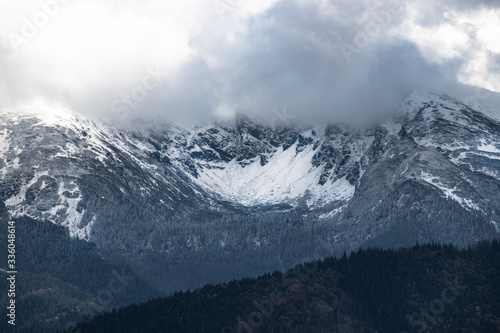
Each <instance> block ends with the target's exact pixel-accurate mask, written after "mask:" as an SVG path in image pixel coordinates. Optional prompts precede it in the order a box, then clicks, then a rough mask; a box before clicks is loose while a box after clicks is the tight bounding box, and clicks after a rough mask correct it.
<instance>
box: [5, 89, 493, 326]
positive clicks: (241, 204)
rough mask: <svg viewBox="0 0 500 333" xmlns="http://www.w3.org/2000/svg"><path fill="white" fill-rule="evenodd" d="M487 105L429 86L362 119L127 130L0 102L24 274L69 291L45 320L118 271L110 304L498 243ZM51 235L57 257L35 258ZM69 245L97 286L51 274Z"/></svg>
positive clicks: (88, 297)
mask: <svg viewBox="0 0 500 333" xmlns="http://www.w3.org/2000/svg"><path fill="white" fill-rule="evenodd" d="M480 111H481V110H474V109H472V108H470V107H469V106H466V105H465V104H462V103H460V102H458V101H457V100H455V99H453V98H451V97H449V96H446V95H440V94H437V93H430V92H424V91H415V92H413V93H412V94H410V95H409V96H408V97H407V98H406V99H405V100H404V101H403V102H402V104H401V106H400V109H399V110H398V111H397V113H395V114H394V116H393V117H391V118H390V119H387V120H386V121H385V122H381V123H380V124H377V125H373V126H370V127H366V126H365V127H363V128H360V127H354V126H348V125H342V124H330V125H325V126H317V125H307V124H294V125H289V126H274V125H269V124H265V123H260V122H258V121H255V120H253V119H251V118H248V117H246V116H238V117H236V118H235V119H234V121H225V122H222V121H221V122H214V123H211V124H209V125H204V126H197V127H193V128H183V127H180V126H177V125H174V124H168V123H163V124H149V123H147V122H141V123H138V124H136V125H135V126H133V127H124V126H123V127H120V126H116V125H111V124H108V123H103V122H99V121H96V120H91V119H88V118H85V117H83V116H81V115H78V114H75V113H73V112H71V111H69V110H65V109H61V108H58V107H44V108H40V109H37V108H35V109H33V110H2V111H1V113H0V177H1V182H0V200H1V201H2V202H3V203H4V205H5V212H4V214H2V220H3V221H5V222H6V221H7V220H8V219H14V220H16V221H19V222H18V229H22V228H24V229H23V230H18V232H19V233H20V235H22V233H25V234H26V236H25V238H24V239H23V241H22V243H21V241H19V244H20V249H19V251H21V252H22V251H24V252H22V255H23V256H24V257H23V258H26V259H23V260H20V262H19V266H20V267H19V271H24V272H26V273H29V274H34V276H35V277H33V279H35V280H37V279H38V280H37V281H40V280H39V279H42V277H51V278H53V279H57V281H59V282H57V283H56V282H53V283H56V285H58V286H59V287H58V288H62V290H66V291H61V292H62V293H64V294H65V295H67V294H69V292H68V291H67V288H75V290H74V291H72V292H71V295H72V296H71V297H72V298H71V301H68V303H67V304H66V305H65V306H66V308H65V311H63V312H64V313H60V312H57V313H54V314H53V317H52V318H51V319H50V320H49V323H53V322H56V323H57V322H62V321H64V320H67V319H64V318H70V317H74V316H77V317H78V313H79V311H80V310H76V308H77V307H79V306H81V304H84V302H85V304H87V307H88V308H92V307H93V306H92V304H91V303H92V302H94V303H98V302H96V299H95V297H96V294H98V290H99V288H98V287H97V285H99V283H101V285H104V286H106V285H107V284H108V282H109V280H110V279H112V278H113V276H114V275H110V274H108V272H110V271H111V270H113V272H115V273H116V272H118V271H120V270H121V271H123V272H128V273H126V274H129V275H131V276H133V277H134V281H135V282H134V284H135V288H136V290H138V291H137V293H138V295H136V296H133V295H132V296H130V295H128V296H130V297H129V298H126V297H125V295H123V293H121V294H120V293H117V294H116V295H113V301H116V302H117V303H116V304H115V303H108V304H105V305H106V308H111V307H112V306H119V305H124V304H127V303H131V302H135V301H139V300H147V298H148V297H152V296H155V295H156V296H158V295H166V294H169V293H171V292H174V291H175V290H183V289H187V288H193V287H198V286H200V285H202V284H206V283H215V282H223V281H227V280H230V279H233V278H241V277H254V276H257V275H259V274H262V273H265V272H270V271H274V270H282V271H283V270H285V269H288V268H290V267H292V266H293V265H295V264H299V263H302V262H304V261H307V260H312V259H319V258H322V257H325V256H342V254H343V253H344V252H347V253H349V252H351V251H353V250H357V249H358V248H360V247H365V248H366V247H383V248H394V247H399V246H409V245H414V244H415V243H417V242H419V243H426V242H437V243H453V244H455V245H457V246H459V247H467V246H468V245H469V244H474V243H476V242H478V241H480V240H491V239H494V238H497V237H499V236H500V226H499V223H500V119H499V118H497V119H495V117H494V116H492V115H491V114H487V113H485V112H480ZM42 226H43V227H42ZM21 227H22V228H21ZM4 229H6V228H4ZM51 230H52V231H51ZM54 233H57V235H58V236H57V241H54V242H53V244H59V246H56V245H54V246H53V248H51V249H45V251H49V252H50V253H51V256H52V260H50V261H49V260H48V261H47V263H46V265H42V266H43V267H42V266H40V267H36V265H30V264H28V263H29V262H30V261H29V260H30V259H29V258H32V257H33V256H34V255H37V253H39V251H41V250H40V248H41V247H42V246H43V244H44V242H43V241H42V242H41V241H40V240H44V239H53V238H54V237H56V236H54ZM27 235H29V237H28V236H27ZM1 239H2V240H1V242H4V241H5V240H6V239H7V237H2V238H1ZM45 244H47V243H45ZM50 244H52V243H50ZM61 244H67V245H64V246H62V245H61ZM0 246H1V248H2V249H6V248H7V246H6V244H5V246H4V245H0ZM23 247H24V249H23ZM2 251H3V250H2ZM72 251H73V252H72ZM68 253H75V255H76V254H78V255H79V256H80V257H79V258H81V259H79V260H75V262H72V263H71V265H70V266H67V267H68V268H67V269H68V270H69V271H71V270H74V271H78V269H80V268H78V267H80V266H81V265H84V264H85V261H86V260H90V261H93V262H94V261H95V262H97V261H98V262H100V265H101V266H100V267H102V269H101V270H99V272H96V274H98V273H99V274H101V273H102V274H103V275H102V276H100V275H96V276H98V278H96V279H98V280H99V279H100V280H99V281H100V282H99V281H97V282H96V281H94V282H92V283H90V284H89V283H88V281H81V280H80V279H79V278H78V276H80V275H79V274H74V275H71V274H68V273H67V272H60V271H58V270H57V269H56V268H53V269H52V268H50V267H52V266H51V265H53V266H56V265H57V261H59V260H62V259H63V258H65V257H67V256H68ZM23 262H24V264H23ZM31 262H37V261H33V260H32V261H31ZM23 265H24V266H23ZM68 265H69V264H68ZM2 268H6V267H2ZM103 272H104V273H103ZM63 273H64V274H63ZM120 274H122V273H120ZM123 274H125V273H123ZM115 275H116V274H115ZM36 276H39V278H37V277H36ZM61 286H64V287H61ZM47 288H48V287H47ZM51 288H52V287H51ZM77 291H78V292H81V293H82V294H81V295H80V296H78V295H79V294H78V292H77ZM35 295H36V294H35V293H32V294H29V295H26V297H35ZM2 296H3V295H2ZM101 296H102V295H101ZM68 297H69V296H68ZM101 298H102V297H101ZM100 303H101V304H100V305H99V306H102V305H103V304H102V303H103V302H100ZM34 304H37V306H41V305H40V304H39V303H34ZM94 308H95V306H94ZM85 315H86V313H82V314H81V317H84V316H85ZM65 316H66V317H65ZM61 318H63V319H61ZM40 321H41V322H45V323H47V319H46V318H42V319H40Z"/></svg>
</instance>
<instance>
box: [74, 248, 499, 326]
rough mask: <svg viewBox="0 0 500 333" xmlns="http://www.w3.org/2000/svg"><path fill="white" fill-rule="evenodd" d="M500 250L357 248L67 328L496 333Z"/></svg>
mask: <svg viewBox="0 0 500 333" xmlns="http://www.w3.org/2000/svg"><path fill="white" fill-rule="evenodd" d="M499 276H500V244H499V242H498V241H497V240H494V241H492V242H489V241H484V242H481V243H478V244H477V245H475V246H474V247H472V248H471V247H469V248H467V249H461V250H459V249H457V248H455V247H454V246H452V245H440V244H427V245H418V244H417V245H416V246H413V247H411V248H399V249H392V250H381V249H360V250H358V251H357V252H353V253H352V254H351V255H349V256H347V255H344V256H343V257H342V258H326V259H324V260H321V261H315V262H309V263H304V264H302V265H299V266H296V267H295V268H294V269H292V270H289V271H287V272H285V273H282V272H274V273H272V274H266V275H264V276H261V277H259V278H256V279H243V280H234V281H231V282H228V283H224V284H218V285H207V286H205V287H203V288H201V289H196V290H190V291H186V292H177V293H175V294H174V295H172V296H170V297H168V298H161V299H154V300H150V301H149V302H147V303H144V304H135V305H131V306H128V307H126V308H123V309H120V310H118V311H116V310H113V311H110V312H106V313H103V314H100V315H98V316H96V317H94V318H92V319H89V320H87V321H86V322H83V323H80V324H79V325H78V326H77V327H75V328H74V329H71V330H69V331H67V332H68V333H69V332H81V333H87V332H89V333H90V332H91V333H100V332H102V333H105V332H106V333H107V332H110V333H111V332H113V333H124V332H147V333H156V332H169V333H170V332H172V333H175V332H276V333H278V332H436V333H437V332H464V333H465V332H468V333H469V332H478V333H479V332H481V333H483V332H500V283H499Z"/></svg>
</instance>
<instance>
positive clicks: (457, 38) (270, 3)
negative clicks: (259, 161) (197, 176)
mask: <svg viewBox="0 0 500 333" xmlns="http://www.w3.org/2000/svg"><path fill="white" fill-rule="evenodd" d="M0 9H1V11H0V71H1V73H2V77H1V78H0V103H1V105H2V107H14V106H17V105H20V104H23V103H27V102H30V101H32V100H38V101H44V102H47V103H49V102H50V103H58V104H62V105H64V106H66V107H69V108H72V109H75V110H77V111H79V112H82V113H85V114H87V115H90V116H93V117H96V118H103V117H105V118H111V119H116V120H117V121H120V120H124V121H127V120H130V119H133V118H134V117H145V118H155V119H156V118H158V117H161V118H163V119H166V120H173V121H191V122H200V121H207V120H209V119H211V118H214V117H227V116H230V115H232V114H235V113H237V112H242V113H248V114H253V115H256V116H259V117H263V118H268V119H269V118H273V117H274V116H275V114H274V112H273V110H276V109H279V110H282V109H284V108H286V110H287V112H288V113H290V114H291V115H293V116H295V118H296V119H297V120H312V121H356V122H359V121H367V120H370V121H371V120H372V119H373V118H377V117H380V116H381V115H383V114H386V113H388V112H391V111H393V110H394V109H395V108H396V107H397V105H398V104H399V103H400V101H401V100H402V99H403V98H404V97H405V96H406V95H407V94H408V93H409V92H410V91H411V90H414V89H430V90H445V92H447V93H450V94H453V93H455V94H457V95H459V94H460V92H461V90H460V89H461V88H460V85H461V84H472V85H477V86H480V87H483V88H488V89H491V90H495V91H500V69H499V65H498V64H499V63H498V59H499V54H500V42H499V41H498V38H496V36H498V35H499V33H500V25H499V23H498V19H497V18H498V17H499V14H500V9H499V8H498V5H497V4H496V2H495V1H480V2H477V1H464V0H462V1H459V0H441V1H430V0H425V1H408V2H401V1H368V0H354V1H352V0H351V1H347V0H338V1H327V0H307V1H306V0H287V1H285V0H281V1H279V0H260V1H253V2H245V1H237V0H214V1H212V0H186V1H183V2H164V1H159V0H147V1H139V0H128V1H120V2H118V1H109V2H102V1H101V2H98V1H97V0H88V1H85V2H82V1H76V0H73V1H68V0H64V1H63V0H58V1H56V0H42V2H37V1H23V2H22V3H14V2H11V1H6V0H0ZM155 73H156V74H155Z"/></svg>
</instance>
